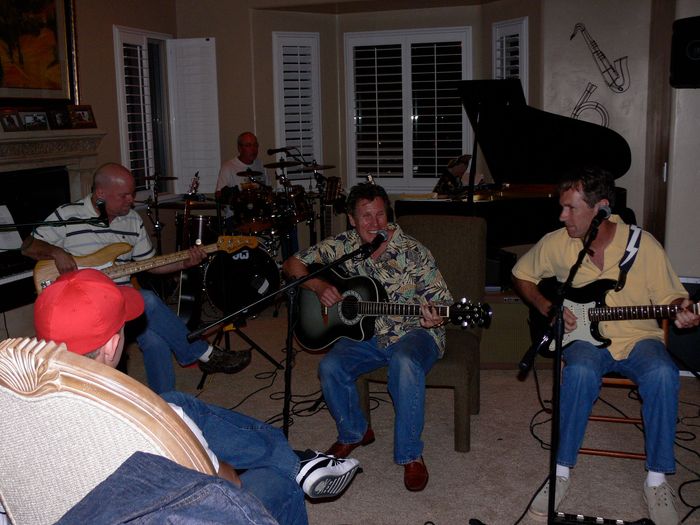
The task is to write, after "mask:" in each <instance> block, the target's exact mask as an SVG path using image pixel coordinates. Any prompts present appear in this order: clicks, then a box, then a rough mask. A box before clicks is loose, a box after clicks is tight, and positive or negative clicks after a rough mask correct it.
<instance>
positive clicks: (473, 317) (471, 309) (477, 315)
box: [450, 297, 493, 328]
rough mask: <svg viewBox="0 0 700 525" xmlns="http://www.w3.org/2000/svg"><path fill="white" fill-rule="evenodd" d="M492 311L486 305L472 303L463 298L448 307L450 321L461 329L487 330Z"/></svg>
mask: <svg viewBox="0 0 700 525" xmlns="http://www.w3.org/2000/svg"><path fill="white" fill-rule="evenodd" d="M492 317H493V310H491V307H490V306H489V305H488V304H486V303H472V302H471V301H470V300H468V299H467V298H465V297H462V299H460V301H459V302H456V303H455V304H453V305H452V306H450V321H451V322H452V323H453V324H456V325H460V326H461V327H462V328H473V327H480V328H488V327H489V326H490V325H491V318H492Z"/></svg>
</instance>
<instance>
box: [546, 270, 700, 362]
mask: <svg viewBox="0 0 700 525" xmlns="http://www.w3.org/2000/svg"><path fill="white" fill-rule="evenodd" d="M545 281H546V282H545ZM616 284H617V283H616V281H614V280H612V279H601V280H600V281H596V282H593V283H591V284H588V285H586V286H582V287H580V288H570V289H569V291H568V292H567V294H566V296H565V297H564V306H565V307H566V308H568V309H569V310H571V312H572V313H573V314H574V315H575V316H576V318H577V319H578V321H577V322H576V329H574V330H573V331H571V332H567V333H565V334H564V339H563V340H562V347H564V346H567V345H569V344H571V343H573V342H574V341H587V342H589V343H591V344H593V345H595V346H597V347H598V348H605V347H607V346H609V345H610V342H611V341H610V339H608V338H606V337H604V336H603V335H602V334H601V333H600V330H599V327H598V325H599V323H600V322H601V321H631V320H638V319H673V318H674V317H675V315H676V313H677V312H678V311H680V310H682V308H681V307H680V306H679V305H676V304H647V305H643V306H606V305H605V296H606V295H607V293H608V291H610V290H612V289H613V288H614V287H615V285H616ZM558 285H559V283H558V282H557V281H556V280H554V281H552V280H543V281H542V282H541V283H540V286H539V288H540V291H541V292H542V293H543V295H544V296H545V297H547V298H550V299H551V298H552V297H553V294H552V291H553V290H554V289H555V287H556V286H558ZM691 309H692V311H693V313H696V314H697V313H698V312H699V311H700V307H699V305H698V304H694V305H692V306H691ZM540 317H542V316H540ZM542 320H544V318H542ZM542 324H544V323H542ZM554 344H555V341H554V339H552V341H551V343H550V344H549V350H550V351H554Z"/></svg>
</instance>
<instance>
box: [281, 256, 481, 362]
mask: <svg viewBox="0 0 700 525" xmlns="http://www.w3.org/2000/svg"><path fill="white" fill-rule="evenodd" d="M326 274H327V275H325V276H324V277H323V278H324V279H326V280H327V281H329V282H330V283H332V284H333V285H334V286H335V287H336V288H337V289H338V291H339V292H340V294H341V295H342V296H343V299H342V300H341V301H339V302H338V303H336V304H334V305H333V306H331V307H329V308H326V307H325V306H323V305H322V304H321V302H320V301H319V300H318V296H317V295H316V294H315V293H314V292H312V291H311V290H307V289H306V288H301V289H300V292H299V320H298V322H297V324H296V326H295V328H294V335H295V336H296V338H297V341H298V342H299V344H300V345H301V346H302V347H303V348H304V349H305V350H306V351H309V352H318V351H321V350H323V349H325V348H326V347H328V346H330V345H331V344H333V343H334V342H336V341H337V340H338V339H340V338H341V337H345V338H347V339H352V340H353V341H364V340H367V339H370V338H371V337H372V336H373V335H374V318H375V317H377V316H381V315H391V316H403V317H419V316H420V306H421V305H420V304H409V303H390V302H388V300H387V294H386V290H384V287H383V286H382V285H381V284H380V283H379V282H378V281H377V280H375V279H372V278H370V277H364V276H357V277H344V276H341V275H339V274H338V273H336V272H334V271H332V270H331V271H330V272H326ZM435 308H436V310H437V312H438V314H439V315H440V316H441V317H444V318H447V319H449V320H450V321H451V322H452V323H454V324H457V325H461V326H462V328H470V327H475V326H477V327H484V328H488V326H489V325H490V324H491V317H492V315H493V312H492V310H491V307H490V306H489V305H488V304H480V303H471V302H470V301H468V300H467V299H462V300H461V301H459V302H457V303H455V304H453V305H452V306H436V307H435Z"/></svg>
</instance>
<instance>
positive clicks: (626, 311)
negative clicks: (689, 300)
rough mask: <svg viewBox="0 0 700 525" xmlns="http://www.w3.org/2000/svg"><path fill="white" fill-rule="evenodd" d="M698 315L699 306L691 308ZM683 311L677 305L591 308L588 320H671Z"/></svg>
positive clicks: (695, 305)
mask: <svg viewBox="0 0 700 525" xmlns="http://www.w3.org/2000/svg"><path fill="white" fill-rule="evenodd" d="M690 309H691V310H692V311H693V313H695V314H697V313H698V311H700V309H699V308H698V305H697V304H694V305H693V306H692V307H691V308H690ZM679 310H681V307H680V306H678V305H676V304H650V305H645V306H612V307H599V308H590V309H589V310H588V318H589V319H590V320H591V321H626V320H633V319H670V318H672V317H674V316H675V315H676V313H678V311H679Z"/></svg>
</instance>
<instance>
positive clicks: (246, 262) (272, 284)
mask: <svg viewBox="0 0 700 525" xmlns="http://www.w3.org/2000/svg"><path fill="white" fill-rule="evenodd" d="M204 287H205V289H206V291H207V294H208V295H209V300H210V301H211V302H212V304H213V305H214V306H216V307H217V308H218V309H219V310H222V311H223V312H224V313H225V314H230V313H233V312H235V311H237V310H240V309H241V308H243V307H245V306H247V305H249V304H252V303H254V302H255V301H257V300H259V299H261V298H262V297H265V296H266V295H268V294H271V293H274V292H276V291H277V290H279V287H280V271H279V268H277V264H276V263H275V261H274V260H273V259H272V257H270V255H269V254H268V252H267V250H266V249H265V248H264V247H263V245H262V244H258V247H257V248H247V247H244V248H241V249H240V250H238V251H236V252H233V253H225V252H217V253H216V254H215V255H214V256H213V257H212V258H211V259H210V260H209V264H208V265H207V268H206V271H205V273H204ZM268 304H269V303H263V304H261V305H259V306H257V307H255V308H252V309H251V310H249V311H248V312H247V314H248V315H254V314H256V313H258V312H259V311H260V310H262V309H263V308H264V307H265V306H267V305H268Z"/></svg>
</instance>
